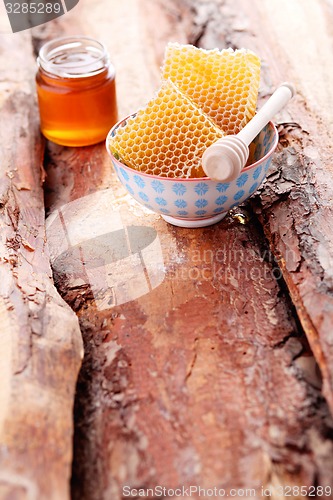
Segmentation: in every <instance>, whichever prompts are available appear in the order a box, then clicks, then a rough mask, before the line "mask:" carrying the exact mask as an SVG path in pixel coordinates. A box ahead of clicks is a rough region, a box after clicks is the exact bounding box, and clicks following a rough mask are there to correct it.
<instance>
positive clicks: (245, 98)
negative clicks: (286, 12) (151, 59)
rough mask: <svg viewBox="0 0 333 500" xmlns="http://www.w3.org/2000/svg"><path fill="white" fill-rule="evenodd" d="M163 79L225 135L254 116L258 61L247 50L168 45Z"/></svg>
mask: <svg viewBox="0 0 333 500" xmlns="http://www.w3.org/2000/svg"><path fill="white" fill-rule="evenodd" d="M162 77H163V78H165V79H170V80H171V81H172V82H173V83H175V84H176V85H177V87H179V89H180V90H181V91H182V92H183V93H184V94H186V95H187V96H188V97H189V98H190V99H192V100H193V102H195V103H196V105H197V106H199V107H200V108H201V109H202V110H203V111H204V112H205V113H207V114H208V115H209V116H210V117H211V118H212V119H213V120H214V122H215V123H216V124H217V125H218V126H219V127H221V129H222V130H223V131H224V132H225V134H237V133H238V132H239V131H240V130H241V129H242V128H243V127H244V126H245V125H246V124H247V122H248V121H249V120H250V119H251V118H252V117H253V116H254V113H255V110H256V105H257V96H258V90H259V80H260V59H259V58H258V56H256V55H255V54H254V53H253V52H251V51H250V50H247V49H240V50H232V49H225V50H221V51H219V50H218V49H213V50H203V49H199V48H197V47H194V46H192V45H180V44H178V43H169V44H168V45H167V47H166V51H165V58H164V63H163V67H162Z"/></svg>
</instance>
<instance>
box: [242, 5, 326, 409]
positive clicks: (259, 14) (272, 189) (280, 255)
mask: <svg viewBox="0 0 333 500" xmlns="http://www.w3.org/2000/svg"><path fill="white" fill-rule="evenodd" d="M237 12H243V16H244V17H245V16H246V19H247V22H248V25H249V26H251V32H252V34H254V35H255V38H254V47H255V49H256V50H257V51H260V52H261V54H262V57H263V58H264V61H265V63H266V64H265V66H264V73H263V74H264V79H263V80H264V83H263V88H264V89H265V90H266V92H270V91H271V90H269V89H272V88H273V86H274V85H277V84H278V83H279V82H281V81H283V80H286V79H287V78H288V79H290V80H293V81H294V82H295V84H296V86H297V90H298V95H297V97H296V99H294V101H293V102H292V103H291V104H290V106H288V110H287V111H286V112H284V113H283V114H281V116H280V117H279V119H280V122H281V127H280V133H281V138H282V141H281V143H282V144H283V146H284V147H283V148H280V151H279V154H278V155H277V156H276V160H275V162H274V163H273V168H272V169H271V173H270V175H269V176H268V182H267V184H266V186H265V188H264V190H263V191H262V194H261V195H260V197H257V198H256V204H255V210H256V213H257V214H258V216H259V217H260V220H261V223H262V225H263V227H264V230H265V234H266V236H267V238H268V240H269V242H270V245H271V250H272V252H273V253H274V255H275V258H276V259H277V261H278V262H279V265H280V267H281V269H282V271H283V276H284V279H285V281H286V283H287V285H288V288H289V292H290V295H291V298H292V300H293V303H294V304H295V307H296V309H297V314H298V316H299V319H300V321H301V323H302V326H303V328H304V331H305V333H306V335H307V338H308V340H309V343H310V345H311V349H312V351H313V353H314V355H315V357H316V359H317V362H318V364H319V367H320V370H321V373H322V376H323V393H324V395H325V397H326V399H327V401H328V403H329V405H330V408H331V411H333V344H332V340H331V332H332V325H333V298H332V293H331V291H332V262H333V231H332V227H333V210H332V205H331V203H330V202H329V201H328V200H331V199H332V196H333V173H332V167H331V150H332V146H331V143H332V116H331V113H330V111H329V110H330V109H331V106H332V102H333V93H332V82H333V70H332V67H333V66H332V62H333V61H332V54H331V51H330V50H329V48H328V47H329V46H330V45H331V43H332V32H331V31H330V28H329V26H330V21H329V20H332V10H330V9H329V8H328V5H326V4H325V2H315V1H309V2H302V1H300V0H296V1H294V2H292V3H290V2H287V1H283V2H276V1H275V0H274V1H273V2H270V1H266V0H265V1H264V2H261V1H255V2H253V3H251V7H250V8H249V4H247V3H246V2H244V1H241V2H239V4H238V7H237ZM234 22H236V23H237V20H234ZM243 35H244V33H243ZM238 38H240V37H239V34H238ZM241 39H242V38H241ZM263 40H265V43H262V41H263ZM277 40H278V43H277ZM238 42H240V40H238Z"/></svg>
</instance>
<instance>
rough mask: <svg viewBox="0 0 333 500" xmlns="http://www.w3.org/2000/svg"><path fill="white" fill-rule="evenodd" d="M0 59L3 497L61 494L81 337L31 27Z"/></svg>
mask: <svg viewBox="0 0 333 500" xmlns="http://www.w3.org/2000/svg"><path fill="white" fill-rule="evenodd" d="M0 66H1V68H2V77H1V84H0V85H1V91H0V110H1V125H0V154H1V165H0V171H1V185H0V189H1V192H0V228H1V241H0V245H1V260H0V265H1V281H0V313H1V333H0V344H1V349H0V372H1V380H0V497H1V498H6V499H7V498H8V499H9V498H10V499H14V498H15V499H16V498H20V499H21V498H22V499H29V500H37V499H46V498H47V499H55V500H60V499H61V500H64V499H66V498H69V478H70V474H71V460H72V434H73V423H72V408H73V399H74V390H75V383H76V377H77V373H78V370H79V367H80V364H81V357H82V340H81V336H80V330H79V326H78V322H77V318H76V316H75V314H74V313H73V312H72V311H71V310H70V308H69V307H68V306H67V304H66V303H65V302H64V301H63V300H62V299H61V297H60V296H59V294H58V293H57V291H56V289H55V287H54V285H53V280H52V272H51V268H50V263H49V254H48V248H47V246H46V235H45V212H44V201H43V190H42V183H43V180H44V172H43V169H42V156H43V143H42V140H41V136H40V133H39V129H38V119H37V109H36V104H35V97H34V82H33V77H34V72H35V62H34V59H33V55H32V45H31V38H30V37H29V35H27V34H20V35H15V36H14V35H2V37H1V52H0Z"/></svg>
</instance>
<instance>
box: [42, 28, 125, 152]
mask: <svg viewBox="0 0 333 500" xmlns="http://www.w3.org/2000/svg"><path fill="white" fill-rule="evenodd" d="M38 66H39V69H38V72H37V75H36V84H37V96H38V103H39V112H40V127H41V131H42V133H43V135H44V136H45V137H46V138H47V139H49V140H51V141H53V142H55V143H57V144H61V145H64V146H88V145H91V144H95V143H98V142H101V141H103V140H104V139H105V138H106V136H107V133H108V131H109V130H110V128H111V127H112V126H113V125H114V124H115V123H116V122H117V120H118V113H117V101H116V84H115V70H114V67H113V65H112V64H111V63H110V60H109V57H108V54H107V52H106V50H105V47H104V46H103V45H102V44H101V43H100V42H97V41H96V40H93V39H90V38H88V37H81V36H77V37H66V38H59V39H56V40H53V41H51V42H48V43H47V44H45V45H44V46H43V47H42V48H41V50H40V53H39V57H38Z"/></svg>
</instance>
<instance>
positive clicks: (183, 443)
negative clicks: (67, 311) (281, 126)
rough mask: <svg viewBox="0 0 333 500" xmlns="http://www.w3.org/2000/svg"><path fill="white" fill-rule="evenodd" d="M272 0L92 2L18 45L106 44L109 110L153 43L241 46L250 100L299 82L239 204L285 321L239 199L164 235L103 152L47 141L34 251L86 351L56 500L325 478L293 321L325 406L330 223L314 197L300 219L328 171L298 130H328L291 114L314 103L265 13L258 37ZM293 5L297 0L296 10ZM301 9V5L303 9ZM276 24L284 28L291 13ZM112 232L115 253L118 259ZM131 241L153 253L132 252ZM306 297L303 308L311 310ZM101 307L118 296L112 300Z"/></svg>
mask: <svg viewBox="0 0 333 500" xmlns="http://www.w3.org/2000/svg"><path fill="white" fill-rule="evenodd" d="M276 4H277V3H276V2H273V3H270V2H269V1H268V0H267V1H266V0H265V1H264V2H259V0H256V1H254V2H251V4H250V3H249V2H246V1H245V0H238V1H232V2H231V1H225V2H222V1H218V0H216V1H211V2H206V1H205V2H204V1H202V2H201V1H196V2H194V1H183V2H175V1H172V0H169V1H167V2H159V1H158V2H148V1H143V0H131V1H130V2H127V3H126V4H125V2H123V3H122V4H121V5H120V3H119V2H110V1H108V2H107V1H106V0H100V1H98V2H96V3H94V7H92V5H91V3H89V2H84V1H83V0H82V2H81V4H80V7H78V8H77V9H76V10H75V11H73V12H72V13H71V14H69V15H68V16H67V17H66V18H65V19H63V20H60V21H58V22H57V23H54V24H49V25H47V27H45V28H43V29H39V30H35V33H34V35H35V39H36V44H38V42H39V41H40V40H43V39H47V38H48V37H51V36H54V34H55V33H57V34H59V33H61V32H86V33H88V34H90V35H94V36H97V37H98V38H100V39H102V40H103V41H104V42H106V43H107V45H108V47H109V49H110V52H111V54H112V59H113V61H114V62H115V65H116V68H117V81H118V96H119V105H120V113H121V116H124V115H126V114H128V113H130V112H132V111H133V110H135V109H136V108H137V107H138V106H140V105H142V103H143V102H144V101H145V100H146V99H147V98H148V97H150V95H151V94H152V92H153V90H154V88H156V86H157V85H158V68H159V66H160V64H161V60H162V55H163V50H164V46H165V43H166V42H167V41H168V40H177V41H180V42H187V41H188V42H190V43H195V44H198V45H200V46H204V47H207V48H209V47H213V46H219V47H223V46H228V45H232V46H246V47H249V48H252V49H254V50H256V51H257V52H258V53H259V54H260V55H261V56H262V58H263V61H264V66H263V82H262V93H261V96H262V97H265V95H267V94H269V93H270V92H271V91H272V89H273V88H274V86H275V84H278V83H279V82H280V81H281V79H286V78H287V77H288V78H289V79H291V80H292V79H295V81H296V83H297V84H298V86H299V91H300V93H299V96H298V97H297V99H296V100H295V102H294V103H293V104H292V105H291V106H290V108H288V112H286V113H284V114H282V115H281V116H280V117H279V118H280V119H281V121H284V122H286V121H288V122H296V124H299V126H298V125H297V127H296V128H295V127H292V128H291V131H292V133H291V134H288V135H284V136H283V141H281V148H280V153H279V155H278V157H277V161H276V162H275V167H276V172H277V173H274V172H272V174H271V175H270V176H269V182H268V183H267V185H266V187H265V188H264V189H263V191H262V193H261V194H260V196H257V197H256V199H255V200H254V205H253V206H254V208H255V211H256V213H257V214H258V217H259V220H260V222H261V223H262V224H263V227H264V229H265V234H266V235H267V237H268V238H269V240H270V242H271V249H272V252H273V253H274V254H275V256H276V257H277V260H278V261H279V264H280V265H281V269H282V271H283V273H284V277H285V280H286V282H287V285H288V287H289V288H288V292H289V293H290V294H291V297H292V299H293V301H294V303H295V306H296V310H297V314H298V316H297V315H296V314H295V310H294V307H293V304H292V302H291V301H290V298H289V295H288V293H287V289H285V288H284V285H283V282H282V280H279V281H277V280H276V279H275V278H276V276H277V275H278V274H279V268H278V267H277V265H276V263H275V262H274V260H273V259H272V257H271V254H270V253H269V251H268V248H267V246H266V241H265V239H264V237H263V234H262V229H261V226H260V224H259V223H258V221H257V220H256V218H253V217H252V216H251V210H250V208H249V206H248V207H247V210H248V211H249V210H250V212H249V217H248V216H247V215H246V213H245V212H244V215H241V216H239V217H237V216H234V217H229V219H228V220H226V221H224V222H222V223H221V224H219V225H217V226H215V227H212V228H207V229H202V230H196V231H188V230H185V229H179V228H173V227H171V226H168V225H167V224H166V223H164V222H163V221H162V220H161V219H160V218H159V217H157V216H155V215H153V214H150V213H148V212H145V211H143V209H141V208H140V207H139V206H138V205H136V204H135V203H134V202H132V201H131V200H130V198H129V197H128V196H127V195H126V194H125V193H124V191H122V188H121V187H120V186H119V185H118V183H117V181H116V179H115V177H114V175H113V173H112V171H111V168H110V163H109V160H108V158H107V156H106V153H105V151H104V146H103V145H98V146H95V147H91V148H84V149H75V150H74V149H68V148H60V147H57V146H54V145H49V149H48V152H47V159H46V167H47V172H48V180H47V203H48V206H49V209H50V211H51V215H50V217H49V220H48V237H49V244H50V250H51V259H52V264H53V269H54V273H55V279H56V283H57V285H58V287H59V290H60V292H61V294H62V295H63V297H64V298H65V299H66V301H67V302H68V303H69V304H70V305H71V307H72V308H73V309H74V310H75V311H76V312H77V314H78V317H79V321H80V326H81V331H82V334H83V337H84V341H85V349H86V357H85V361H84V365H83V369H82V371H81V374H80V378H79V384H78V393H77V400H76V409H75V419H76V436H75V450H74V451H75V453H74V467H73V481H72V483H73V485H72V486H73V489H72V494H73V497H74V498H87V499H95V498H96V499H97V498H98V499H100V498H112V499H117V498H121V493H122V486H123V485H125V484H127V485H130V486H133V487H152V486H154V485H157V484H160V485H163V486H167V487H170V488H171V487H175V486H179V485H189V484H197V485H200V486H202V487H212V486H219V487H224V488H226V489H228V488H233V487H242V488H251V487H254V488H257V498H260V494H259V488H260V487H261V486H262V485H263V486H267V487H268V486H272V485H274V486H276V485H278V484H281V485H283V484H288V485H293V484H298V485H302V484H303V485H311V484H314V485H332V484H333V477H332V470H333V467H332V465H333V464H332V441H331V439H330V437H329V436H331V432H332V421H331V417H330V414H329V411H328V407H327V405H326V403H325V401H324V400H323V398H322V396H321V383H320V377H319V376H318V373H317V371H316V365H315V362H314V359H313V357H312V353H311V351H310V349H309V348H308V345H307V342H306V340H305V337H304V335H303V332H302V328H301V325H300V323H299V319H300V321H301V324H302V327H303V328H304V331H305V333H306V335H307V337H308V340H309V342H310V344H311V348H312V350H313V352H314V354H315V356H316V359H317V361H318V363H319V366H320V369H321V373H322V376H323V380H324V394H325V396H326V398H327V401H328V403H329V404H330V405H331V409H332V396H331V395H332V390H331V387H332V386H331V380H332V373H333V372H332V360H333V358H332V354H331V351H330V350H331V344H330V328H331V325H332V319H331V316H330V308H331V297H330V292H329V288H327V285H326V284H325V282H326V283H328V285H329V279H328V278H329V273H330V264H329V262H330V258H331V255H332V252H331V248H330V245H329V238H330V235H331V232H330V228H329V226H327V227H326V226H325V225H324V223H323V219H322V218H320V217H319V218H318V217H315V214H314V211H313V207H314V203H315V202H316V203H317V205H318V207H316V215H318V211H320V209H321V210H322V213H325V216H327V218H329V217H330V209H329V208H328V207H327V206H325V205H324V201H325V199H327V198H325V196H328V194H329V189H330V187H329V186H326V188H325V189H326V193H324V192H323V188H322V187H320V186H321V184H320V182H319V181H320V176H323V172H325V175H327V176H329V175H330V172H329V166H328V165H326V164H325V162H324V161H323V160H322V163H321V165H319V168H317V170H316V171H314V170H313V168H312V164H310V163H309V160H308V158H309V157H311V158H313V157H314V155H315V154H318V155H319V156H321V155H322V157H323V158H324V159H325V151H326V152H327V151H328V149H325V147H326V144H325V141H324V140H322V141H321V149H317V147H318V144H316V143H314V142H313V139H311V138H312V137H318V133H319V132H318V130H320V131H321V134H322V135H323V131H324V130H325V131H326V132H327V133H326V135H327V134H328V126H329V124H328V122H327V121H326V122H325V123H324V122H322V123H320V122H319V121H318V123H317V121H314V117H315V115H314V114H313V113H314V112H315V109H313V112H312V113H311V116H310V117H309V116H308V114H309V109H308V108H307V105H309V106H311V105H313V103H314V102H316V101H315V100H311V96H310V95H309V88H310V87H309V85H307V86H304V84H303V78H302V74H301V70H300V67H299V66H295V68H294V67H293V61H294V59H295V58H296V52H295V51H296V48H295V44H291V45H289V44H288V45H287V48H288V54H286V45H285V44H284V42H281V43H280V42H279V40H280V39H281V38H282V35H283V32H281V31H278V30H279V29H280V30H286V29H287V28H284V27H283V23H282V22H281V21H280V23H279V25H278V26H279V27H276V30H277V32H276V35H275V36H274V31H273V29H272V26H273V25H274V22H273V18H274V12H273V10H272V9H273V7H272V5H273V6H276ZM284 4H286V2H284ZM294 5H295V6H298V7H299V8H300V9H302V5H303V3H302V4H301V2H298V1H296V2H294ZM284 7H285V8H286V5H284ZM314 8H316V9H317V7H316V5H315V3H314V2H311V1H308V2H307V3H306V9H307V11H306V13H305V14H304V15H305V16H306V18H307V19H310V17H311V12H312V10H311V9H314ZM320 8H324V3H323V2H322V3H320ZM106 12H108V13H109V15H106ZM286 12H288V11H286ZM316 12H317V10H316ZM320 12H322V11H320ZM279 14H280V15H282V14H281V12H279ZM74 16H75V17H74ZM270 16H271V17H270ZM285 22H286V23H287V24H286V26H288V30H293V26H292V25H290V23H291V22H292V18H291V17H290V18H288V16H286V18H285ZM288 23H289V24H288ZM119 26H121V29H119ZM281 26H282V28H281ZM274 29H275V28H274ZM52 30H53V31H52ZM278 35H279V36H278ZM314 40H315V41H316V39H315V38H314ZM290 54H291V55H290ZM293 54H294V55H293ZM304 64H305V63H304ZM308 74H309V73H308ZM307 103H309V104H307ZM316 127H318V130H317V129H316ZM303 129H304V130H303ZM305 131H307V132H310V134H309V135H308V134H307V133H306V132H305ZM291 141H292V142H291ZM327 142H328V139H327ZM304 147H306V149H304ZM327 148H328V145H327ZM304 155H309V156H307V158H306V159H305V161H304V158H305V156H304ZM299 164H301V165H302V168H297V165H299ZM291 165H293V166H294V167H293V169H291ZM326 170H327V172H326ZM296 174H297V175H296ZM275 178H276V179H275ZM308 178H309V179H310V180H311V181H313V182H311V183H310V184H309V185H307V184H305V183H304V179H308ZM278 179H280V184H279V183H278ZM331 185H333V184H331ZM301 195H302V196H301ZM304 199H306V203H305V202H304ZM261 205H262V207H263V210H261V209H260V206H261ZM304 207H305V209H304ZM309 207H312V209H311V210H310V208H309ZM241 213H242V212H241ZM305 215H306V218H305ZM288 216H289V220H288ZM247 219H249V220H247ZM306 219H307V220H310V221H312V227H313V228H315V229H316V235H317V236H316V238H317V239H318V241H316V238H314V229H312V233H311V229H309V227H308V225H307V223H306V222H307V220H306ZM239 220H243V221H245V222H247V223H246V224H244V225H243V224H241V223H240V222H239ZM284 226H285V227H284ZM136 227H139V228H141V233H139V234H141V236H138V233H137V232H136V229H135V228H136ZM324 230H325V233H324ZM309 233H310V234H309ZM319 233H321V234H322V235H323V236H322V237H321V239H320V238H319V236H318V235H319ZM301 236H302V237H301ZM121 238H124V241H125V240H126V241H127V243H126V244H127V245H129V247H128V252H127V253H126V252H125V253H126V254H122V255H120V254H121V252H119V246H118V245H117V242H118V241H121ZM128 242H129V243H128ZM131 244H132V246H133V244H135V247H136V250H137V251H136V252H135V251H134V250H133V247H131ZM149 244H150V245H153V249H154V252H153V254H154V256H155V260H154V261H153V262H151V261H150V260H149V259H150V258H151V253H149V250H147V252H148V253H145V250H146V247H148V246H149ZM138 250H141V252H139V251H138ZM318 252H319V253H318ZM121 257H122V258H121ZM318 258H319V259H321V261H322V262H325V263H326V266H324V268H322V267H320V266H319V265H318ZM135 276H136V279H135V280H134V277H135ZM128 277H130V279H128ZM126 278H127V280H126ZM131 280H133V283H134V287H131ZM154 284H155V285H157V284H158V286H156V287H155V286H154ZM309 290H311V293H309ZM317 296H318V297H319V296H320V304H319V303H318V301H315V300H313V302H311V300H312V299H313V298H316V297H317ZM115 299H118V302H121V301H123V303H121V304H119V305H114V302H115ZM119 299H120V300H119ZM130 299H131V300H130ZM323 311H325V316H323Z"/></svg>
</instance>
